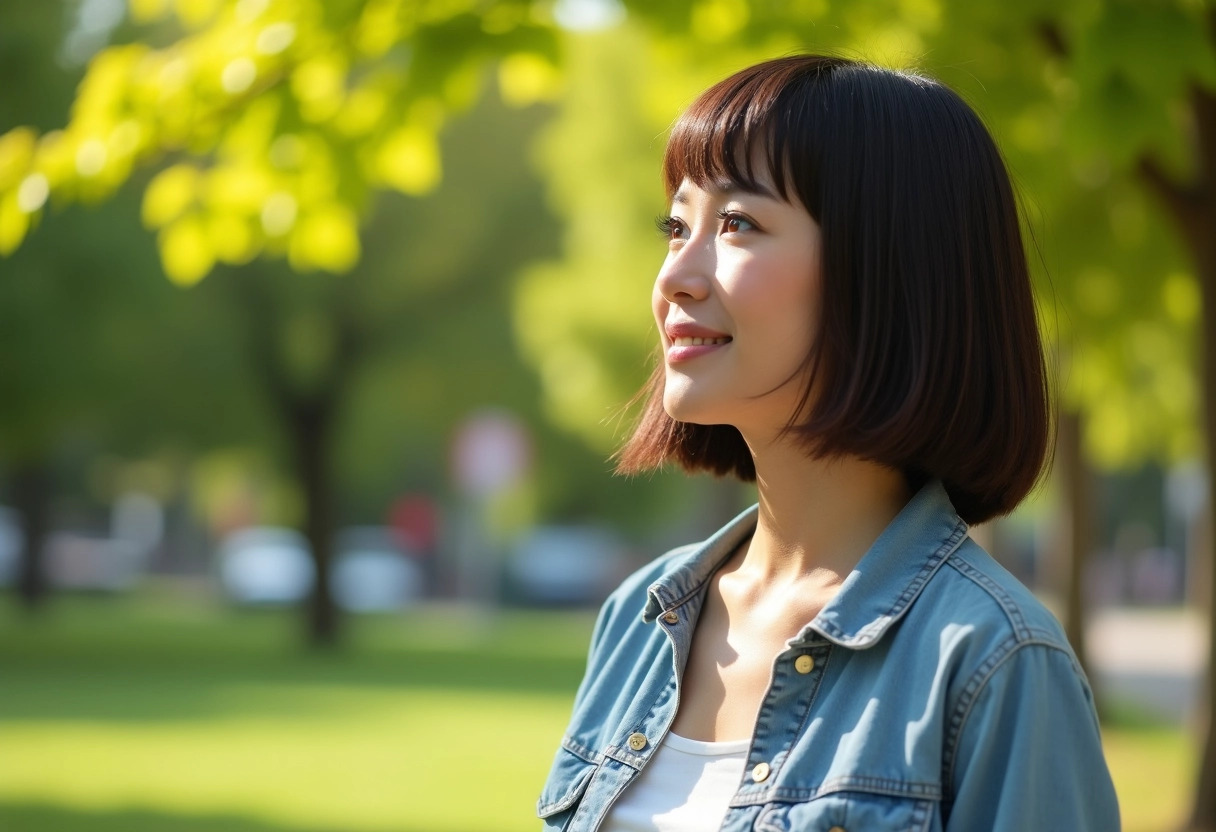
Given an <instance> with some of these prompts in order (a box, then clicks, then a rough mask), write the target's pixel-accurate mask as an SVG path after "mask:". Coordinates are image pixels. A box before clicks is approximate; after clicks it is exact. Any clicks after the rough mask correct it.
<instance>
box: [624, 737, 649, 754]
mask: <svg viewBox="0 0 1216 832" xmlns="http://www.w3.org/2000/svg"><path fill="white" fill-rule="evenodd" d="M628 742H629V747H630V748H632V749H633V750H634V751H641V750H642V749H643V748H645V747H646V735H645V734H630V735H629V740H628Z"/></svg>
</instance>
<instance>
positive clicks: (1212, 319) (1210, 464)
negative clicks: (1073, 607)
mask: <svg viewBox="0 0 1216 832" xmlns="http://www.w3.org/2000/svg"><path fill="white" fill-rule="evenodd" d="M1212 219H1213V224H1212V230H1213V233H1216V216H1214V217H1213V218H1212ZM1202 249H1203V250H1201V251H1197V252H1195V253H1196V255H1197V256H1196V258H1195V260H1196V266H1197V267H1198V271H1199V282H1200V284H1201V286H1202V288H1203V326H1202V327H1200V329H1201V331H1202V335H1201V337H1202V344H1203V347H1202V349H1203V357H1202V363H1203V405H1204V407H1203V427H1204V436H1205V437H1206V439H1207V442H1206V446H1207V447H1206V460H1205V462H1206V463H1207V474H1208V516H1209V517H1216V243H1213V242H1210V241H1209V242H1207V243H1206V244H1205V245H1203V246H1202ZM1208 559H1209V565H1210V564H1211V563H1212V561H1213V560H1214V559H1216V555H1213V553H1212V552H1209V553H1208ZM1208 579H1209V581H1211V584H1210V585H1209V587H1208V591H1207V597H1208V610H1207V618H1208V663H1207V680H1206V682H1205V684H1204V691H1205V693H1204V698H1203V701H1204V702H1205V703H1206V706H1207V707H1206V709H1205V712H1204V718H1203V722H1204V729H1203V730H1204V731H1205V734H1206V736H1205V739H1204V743H1203V753H1202V757H1201V762H1200V765H1199V782H1198V783H1197V784H1196V789H1195V802H1194V805H1193V807H1192V810H1191V817H1190V820H1189V821H1188V824H1187V829H1189V830H1193V832H1200V830H1203V832H1212V830H1216V734H1214V733H1213V728H1216V696H1214V695H1213V669H1216V568H1209V569H1208Z"/></svg>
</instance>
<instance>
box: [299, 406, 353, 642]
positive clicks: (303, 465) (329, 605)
mask: <svg viewBox="0 0 1216 832" xmlns="http://www.w3.org/2000/svg"><path fill="white" fill-rule="evenodd" d="M293 410H294V412H293V414H292V417H291V425H290V431H291V437H292V453H293V455H294V457H295V460H294V461H295V468H296V475H297V477H298V478H299V483H300V487H301V489H302V490H303V492H304V536H305V537H307V538H308V544H309V548H310V549H311V550H312V558H313V564H314V565H315V567H316V582H315V583H314V584H313V590H312V595H311V596H310V598H309V600H308V608H307V609H308V614H307V615H306V617H305V622H306V637H307V640H308V643H309V644H311V645H313V646H315V647H330V646H334V645H336V644H337V643H338V641H339V639H340V636H341V631H340V623H341V619H340V618H339V616H338V610H337V607H336V606H335V605H334V601H333V593H332V592H331V591H330V566H331V564H332V562H333V546H334V531H335V529H334V490H333V476H334V472H333V458H332V457H333V424H332V421H333V420H332V418H331V414H332V407H330V406H329V405H328V403H327V402H322V401H316V400H313V401H308V402H301V403H298V404H297V405H296V406H295V408H294V409H293Z"/></svg>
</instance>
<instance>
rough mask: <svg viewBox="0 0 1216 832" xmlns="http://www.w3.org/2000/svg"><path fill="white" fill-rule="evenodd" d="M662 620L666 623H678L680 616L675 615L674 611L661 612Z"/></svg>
mask: <svg viewBox="0 0 1216 832" xmlns="http://www.w3.org/2000/svg"><path fill="white" fill-rule="evenodd" d="M663 620H664V621H666V622H667V623H668V624H678V623H679V621H680V616H678V615H676V614H675V613H674V612H668V613H664V614H663Z"/></svg>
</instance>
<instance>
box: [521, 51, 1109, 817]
mask: <svg viewBox="0 0 1216 832" xmlns="http://www.w3.org/2000/svg"><path fill="white" fill-rule="evenodd" d="M663 175H664V180H665V184H666V187H667V192H668V195H669V197H670V200H671V215H670V216H669V217H665V218H663V219H662V220H661V222H660V227H661V229H662V231H663V234H664V235H665V236H666V237H667V240H668V243H667V244H668V254H667V259H666V261H665V262H664V264H663V267H662V269H661V271H660V272H659V275H658V279H657V281H656V283H655V289H654V297H653V306H654V314H655V319H656V322H657V324H658V328H659V337H660V342H661V348H662V360H661V362H660V364H659V367H658V368H657V370H656V372H655V374H654V376H653V377H652V379H651V382H650V386H649V388H648V390H649V393H648V395H649V398H648V399H647V401H646V406H645V410H644V412H643V415H642V418H641V420H640V422H639V426H638V428H637V430H636V432H635V433H634V435H633V437H632V438H631V439H630V440H629V442H628V443H627V444H626V445H625V447H624V448H623V449H622V451H621V453H620V457H619V463H620V469H621V470H622V471H625V472H636V471H642V470H648V469H652V468H654V467H656V466H658V465H661V464H663V463H664V462H667V461H674V462H677V463H679V464H680V465H682V466H683V467H684V468H686V469H688V470H704V471H710V472H713V473H715V474H733V475H735V476H738V477H740V478H741V479H744V480H749V481H750V480H754V481H755V482H756V484H757V489H758V493H759V504H758V506H756V507H753V508H752V509H750V510H748V511H746V512H744V513H743V514H741V515H740V516H739V517H737V518H736V519H735V520H733V521H731V522H730V523H729V524H728V525H726V526H725V527H724V528H723V529H721V530H720V531H719V532H717V533H716V534H715V535H714V536H713V537H711V538H710V539H709V540H707V541H705V542H703V543H699V544H695V545H692V546H687V547H684V548H680V549H677V550H675V551H673V552H670V553H669V554H667V555H666V556H664V557H662V558H660V559H658V560H657V561H655V562H653V563H652V564H650V565H648V566H647V567H645V568H643V569H642V570H640V571H639V572H637V573H636V574H635V575H633V576H632V577H631V578H629V579H628V580H626V581H625V583H624V584H623V585H622V586H621V587H620V588H619V589H618V590H617V591H616V592H615V593H613V595H612V597H611V598H609V600H608V601H607V602H606V604H605V605H604V608H603V610H602V611H601V613H600V617H599V619H598V622H597V624H596V629H595V633H594V636H593V640H592V646H591V652H590V657H589V661H588V667H587V675H586V677H585V679H584V680H583V683H582V685H581V686H580V688H579V691H578V696H577V699H576V703H575V706H574V714H573V716H572V719H571V723H570V726H569V729H568V730H567V732H566V735H565V737H564V738H563V740H562V743H561V748H560V749H559V750H558V752H557V758H556V760H555V762H554V765H553V769H552V771H551V773H550V776H549V779H548V782H547V783H546V785H545V788H544V792H543V794H542V796H541V799H540V803H539V814H540V816H541V817H542V818H543V819H544V821H545V824H546V828H549V829H566V830H594V829H600V830H609V831H610V832H638V831H639V830H660V831H661V832H676V830H681V832H683V831H684V830H689V831H691V830H698V831H700V830H717V829H722V830H745V829H755V830H771V832H795V831H796V830H823V831H824V832H828V831H829V830H831V831H832V832H843V830H848V832H863V831H864V830H962V831H963V832H991V830H1000V831H1001V832H1014V830H1019V832H1020V831H1021V830H1038V831H1039V832H1041V831H1042V830H1069V831H1070V832H1076V830H1095V831H1098V830H1100V832H1113V830H1117V829H1118V828H1119V820H1118V809H1117V806H1116V802H1115V796H1114V790H1113V788H1112V786H1111V782H1110V777H1109V774H1108V773H1107V769H1106V765H1105V763H1104V761H1103V757H1102V751H1101V745H1100V737H1099V733H1098V724H1097V720H1096V717H1095V714H1094V710H1093V702H1092V698H1091V694H1090V690H1089V687H1088V685H1087V683H1086V681H1085V678H1084V676H1083V674H1082V672H1081V670H1080V668H1079V666H1078V664H1077V661H1076V659H1075V657H1074V656H1073V654H1072V652H1071V650H1070V649H1069V646H1068V642H1067V640H1066V639H1065V637H1064V635H1063V633H1062V632H1061V630H1060V627H1059V625H1058V623H1057V622H1056V621H1055V619H1054V618H1052V616H1051V615H1050V614H1049V613H1048V612H1047V611H1046V610H1045V609H1044V608H1043V607H1042V606H1041V605H1040V604H1039V603H1038V602H1037V601H1036V600H1035V599H1034V597H1033V596H1032V595H1031V594H1030V592H1028V591H1027V590H1026V589H1025V588H1024V587H1023V586H1021V585H1020V584H1019V583H1018V582H1017V581H1016V580H1015V579H1014V578H1013V577H1012V576H1010V575H1009V574H1008V573H1007V572H1006V571H1005V570H1003V569H1002V568H1001V567H1000V566H998V565H997V564H996V563H995V562H994V561H993V560H992V559H991V558H990V557H989V556H988V555H987V554H986V553H985V552H984V551H983V550H982V549H980V547H979V546H977V545H976V544H975V543H974V542H973V541H972V540H970V539H969V538H968V537H967V526H968V524H969V523H978V522H982V521H984V520H987V519H989V518H992V517H995V516H997V515H1001V514H1005V513H1007V512H1009V511H1011V510H1012V509H1013V508H1014V507H1015V506H1016V505H1017V504H1018V503H1019V502H1020V501H1021V500H1022V498H1023V497H1024V496H1025V495H1026V493H1027V492H1028V491H1029V490H1030V488H1031V487H1032V486H1033V485H1034V483H1035V482H1036V480H1037V479H1038V478H1039V476H1040V474H1041V472H1042V470H1043V467H1044V460H1045V457H1046V455H1047V447H1048V434H1049V430H1050V419H1049V406H1048V400H1047V385H1046V381H1045V372H1044V362H1043V354H1042V347H1041V344H1040V341H1039V334H1038V331H1037V327H1036V322H1035V309H1034V303H1033V299H1032V296H1031V289H1030V283H1029V278H1028V274H1027V268H1026V261H1025V255H1024V252H1023V248H1022V240H1021V236H1020V232H1019V225H1018V216H1017V210H1016V207H1015V203H1014V196H1013V192H1012V189H1011V187H1010V184H1009V179H1008V176H1007V174H1006V171H1005V169H1004V166H1003V164H1002V162H1001V160H1000V156H999V154H998V152H997V150H996V148H995V146H994V145H993V143H992V140H991V138H990V137H989V135H988V134H987V132H986V131H985V129H984V127H983V125H982V124H981V123H980V121H979V119H978V118H977V117H976V116H975V114H974V113H973V112H972V111H971V110H970V109H969V108H968V107H967V106H966V105H965V104H964V103H963V102H962V101H961V99H960V98H959V97H958V96H957V95H955V94H954V93H952V92H950V91H949V90H948V89H946V88H945V87H943V86H941V85H940V84H937V83H935V82H933V81H931V80H928V79H926V78H922V77H919V76H915V75H906V74H902V73H897V72H892V71H889V70H885V69H879V68H876V67H872V66H867V65H864V64H860V63H856V62H853V61H848V60H842V59H839V58H829V57H816V56H799V57H790V58H782V59H779V60H774V61H770V62H767V63H763V64H760V65H758V66H754V67H751V68H749V69H746V70H743V71H742V72H739V73H738V74H736V75H734V76H732V77H730V78H728V79H726V80H725V81H722V82H721V83H719V84H717V85H716V86H714V87H713V88H711V89H710V90H708V91H707V92H706V93H704V94H703V95H702V96H701V97H700V98H699V99H698V100H697V101H696V102H695V103H694V104H693V105H692V107H691V108H690V109H689V110H688V112H686V113H685V114H684V115H683V117H682V118H681V119H680V120H679V121H678V122H677V124H676V125H675V127H674V129H673V132H672V135H671V138H670V140H669V142H668V145H667V152H666V158H665V160H664V166H663Z"/></svg>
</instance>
